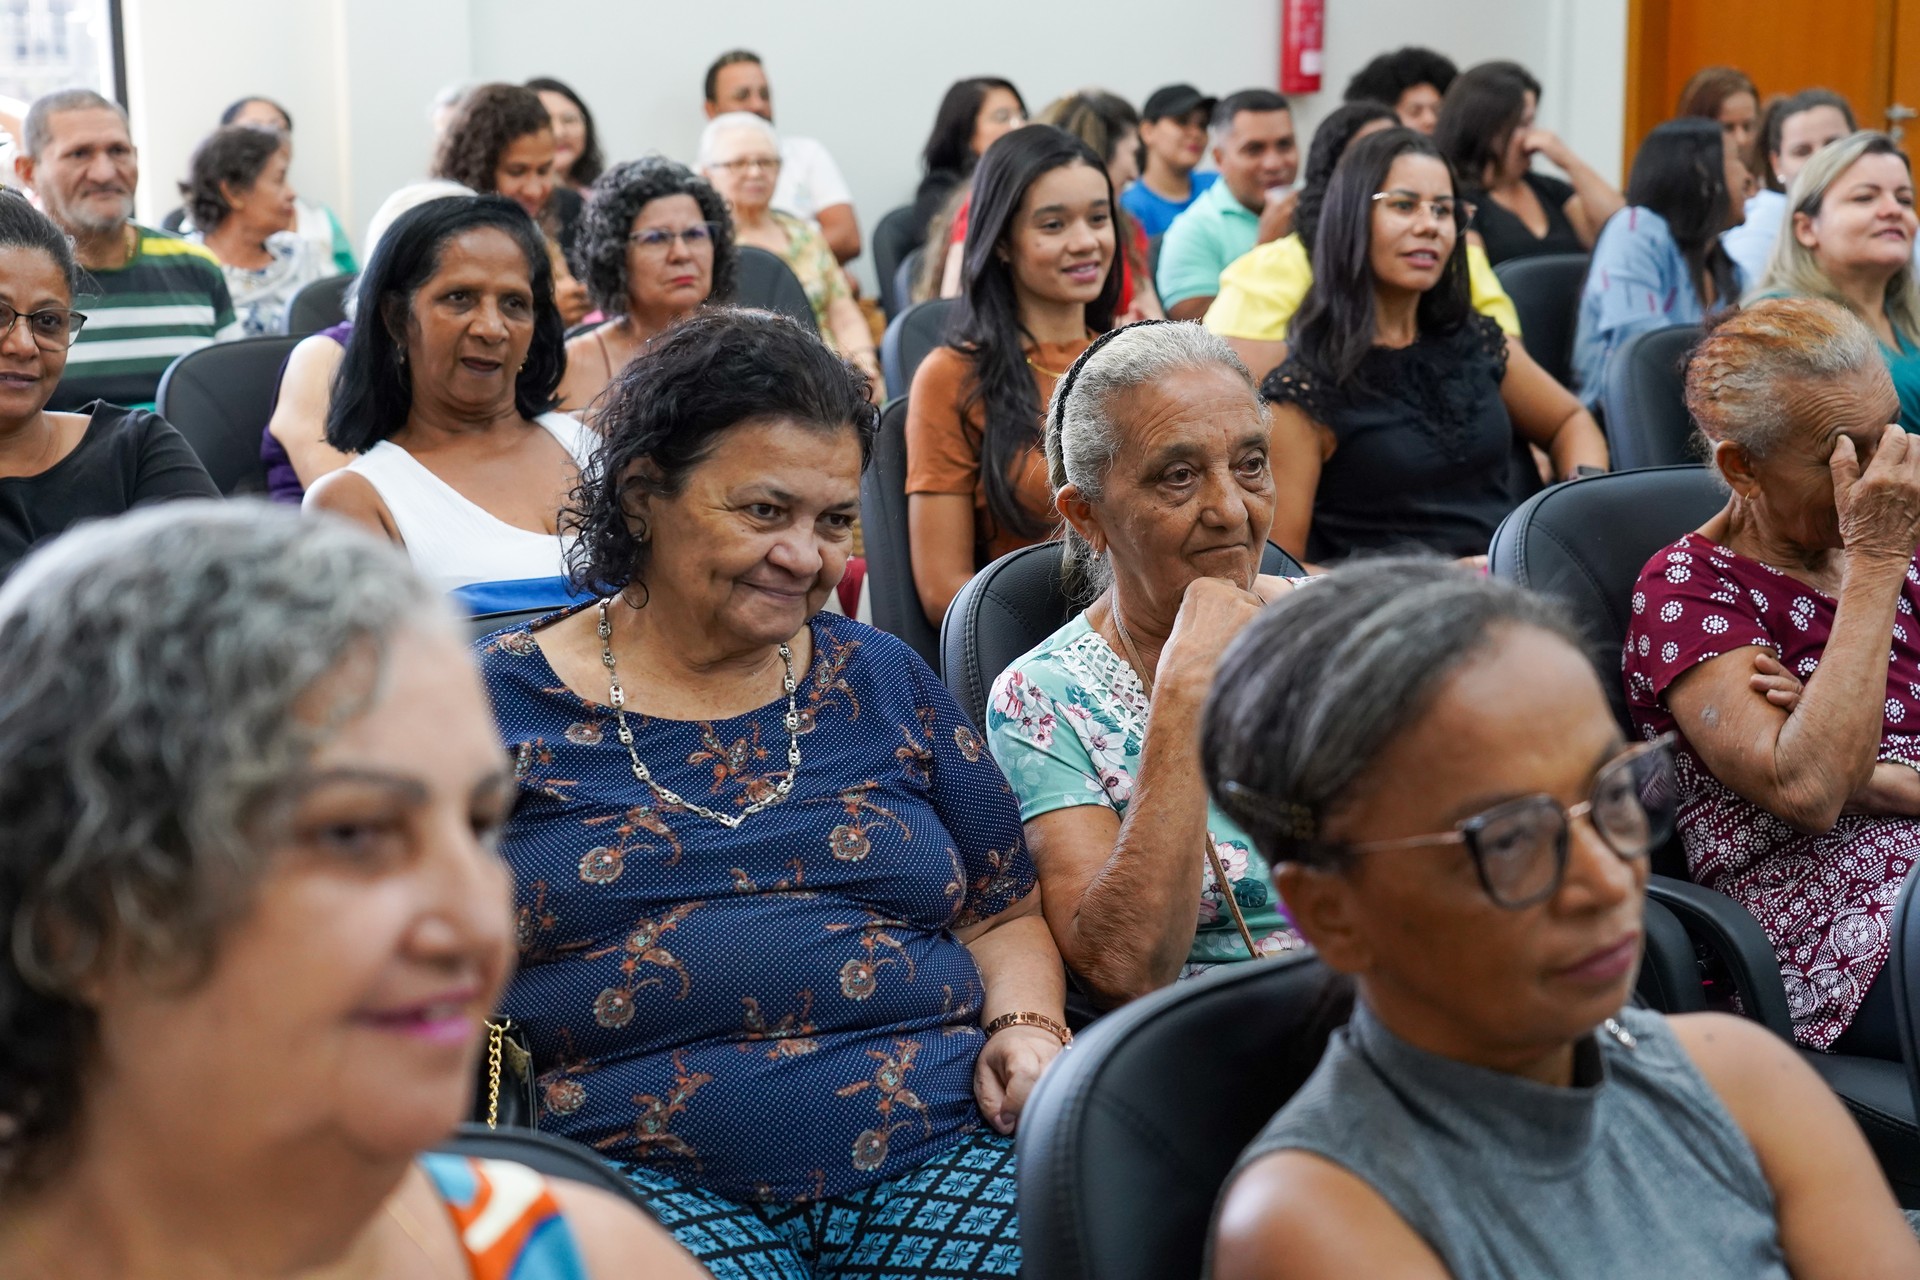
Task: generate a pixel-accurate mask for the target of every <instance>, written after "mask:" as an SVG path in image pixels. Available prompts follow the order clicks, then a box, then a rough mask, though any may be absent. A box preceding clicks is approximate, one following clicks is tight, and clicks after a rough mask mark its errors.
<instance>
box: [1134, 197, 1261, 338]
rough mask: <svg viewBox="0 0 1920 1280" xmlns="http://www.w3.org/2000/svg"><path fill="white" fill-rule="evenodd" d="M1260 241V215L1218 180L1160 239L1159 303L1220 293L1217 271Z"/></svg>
mask: <svg viewBox="0 0 1920 1280" xmlns="http://www.w3.org/2000/svg"><path fill="white" fill-rule="evenodd" d="M1259 238H1260V215H1259V214H1258V213H1256V212H1255V211H1253V210H1252V209H1249V208H1247V206H1245V205H1243V204H1241V203H1240V201H1239V200H1238V198H1236V197H1235V196H1234V194H1233V191H1232V189H1231V188H1229V187H1228V186H1227V184H1226V183H1225V182H1216V183H1214V184H1213V185H1212V186H1210V187H1208V188H1207V189H1206V190H1205V191H1203V192H1201V193H1200V195H1199V196H1198V197H1197V198H1196V199H1195V200H1194V202H1193V203H1192V204H1190V205H1188V206H1187V209H1186V212H1185V213H1182V214H1181V215H1180V216H1179V217H1177V218H1175V219H1174V220H1173V225H1172V226H1170V227H1168V228H1167V234H1166V236H1165V237H1164V238H1163V239H1162V240H1161V241H1160V267H1159V269H1158V270H1157V271H1156V272H1155V273H1154V284H1155V286H1156V287H1157V288H1158V289H1159V290H1160V305H1161V306H1163V307H1171V306H1172V305H1173V304H1174V303H1176V302H1185V301H1186V300H1187V299H1188V298H1211V297H1213V296H1214V295H1215V294H1217V293H1219V292H1220V273H1221V272H1222V271H1225V270H1226V269H1227V264H1228V263H1230V262H1232V261H1233V260H1234V259H1235V258H1238V257H1239V256H1240V255H1241V254H1243V253H1246V252H1247V251H1248V250H1250V249H1252V248H1253V245H1254V242H1255V241H1256V240H1258V239H1259Z"/></svg>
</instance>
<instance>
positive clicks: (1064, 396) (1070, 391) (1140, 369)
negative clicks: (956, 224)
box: [1045, 320, 1268, 596]
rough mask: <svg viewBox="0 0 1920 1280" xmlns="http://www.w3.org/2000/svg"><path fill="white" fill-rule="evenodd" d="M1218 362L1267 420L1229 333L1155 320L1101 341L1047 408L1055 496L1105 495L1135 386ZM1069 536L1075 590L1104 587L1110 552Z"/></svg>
mask: <svg viewBox="0 0 1920 1280" xmlns="http://www.w3.org/2000/svg"><path fill="white" fill-rule="evenodd" d="M1213 368H1223V369H1227V370H1230V371H1232V372H1233V373H1234V374H1235V375H1236V376H1237V377H1238V378H1239V379H1240V380H1241V381H1242V382H1244V383H1245V384H1246V387H1247V396H1248V398H1249V399H1251V400H1252V401H1253V403H1254V405H1255V406H1256V407H1257V408H1258V409H1259V412H1260V417H1261V419H1262V420H1263V421H1264V420H1265V419H1266V418H1267V416H1268V410H1267V406H1266V402H1265V401H1263V400H1262V399H1261V398H1260V392H1259V389H1258V388H1257V387H1256V386H1255V385H1254V381H1253V375H1252V374H1251V373H1249V372H1248V371H1247V366H1246V365H1244V364H1242V363H1241V361H1240V357H1239V356H1237V355H1235V354H1234V353H1233V348H1232V347H1229V346H1228V345H1227V344H1226V341H1225V340H1224V339H1223V338H1221V337H1220V336H1219V335H1217V334H1214V333H1209V332H1208V331H1207V330H1206V329H1204V328H1202V327H1201V326H1200V325H1199V324H1198V323H1197V322H1194V321H1170V320H1148V321H1143V322H1141V323H1139V324H1131V325H1127V326H1126V327H1125V328H1122V329H1115V330H1114V331H1113V332H1111V333H1109V334H1107V335H1106V336H1105V337H1103V338H1100V339H1098V340H1097V341H1095V342H1094V344H1093V345H1092V346H1090V347H1088V348H1087V349H1086V351H1084V352H1082V353H1081V355H1080V358H1079V359H1078V360H1076V361H1074V363H1073V367H1072V368H1071V369H1069V370H1068V371H1067V374H1066V376H1065V377H1063V378H1061V379H1060V381H1059V382H1057V383H1055V384H1054V388H1053V402H1052V403H1051V404H1049V405H1048V406H1047V427H1046V432H1045V447H1046V454H1047V480H1048V483H1049V484H1051V485H1052V487H1053V493H1054V496H1055V497H1058V496H1059V495H1060V491H1061V490H1062V489H1064V488H1066V487H1067V486H1068V485H1072V486H1074V487H1075V488H1076V489H1078V490H1079V491H1080V494H1081V496H1082V497H1084V498H1086V499H1087V500H1088V501H1089V502H1098V501H1099V500H1100V498H1101V496H1102V494H1103V493H1104V491H1105V487H1106V481H1107V473H1108V472H1109V471H1111V470H1112V469H1113V462H1114V459H1115V458H1117V457H1119V456H1120V446H1121V444H1122V442H1123V441H1124V440H1125V424H1123V423H1120V422H1117V421H1116V420H1115V418H1114V410H1115V408H1116V406H1117V405H1118V403H1119V402H1120V401H1121V400H1123V399H1124V397H1125V396H1126V395H1127V393H1128V392H1131V391H1135V390H1137V389H1139V388H1141V387H1144V386H1149V385H1151V384H1153V383H1156V382H1159V381H1160V380H1161V379H1163V378H1166V377H1169V376H1171V375H1172V374H1175V373H1178V372H1179V371H1181V370H1183V369H1213ZM1065 537H1066V554H1065V572H1066V574H1067V581H1068V584H1069V587H1070V589H1071V590H1072V593H1073V594H1075V595H1076V596H1087V595H1091V594H1093V593H1095V592H1097V591H1099V590H1101V589H1103V588H1104V587H1105V585H1106V578H1107V566H1106V559H1105V557H1104V556H1102V555H1100V554H1099V553H1097V552H1096V551H1094V549H1093V547H1092V546H1091V545H1090V544H1089V543H1088V542H1087V540H1086V539H1085V538H1083V537H1081V536H1080V535H1079V534H1078V533H1076V532H1075V531H1074V529H1073V526H1072V525H1068V526H1067V527H1066V533H1065Z"/></svg>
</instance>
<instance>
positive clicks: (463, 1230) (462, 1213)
mask: <svg viewBox="0 0 1920 1280" xmlns="http://www.w3.org/2000/svg"><path fill="white" fill-rule="evenodd" d="M421 1163H422V1165H423V1166H424V1167H425V1168H426V1171H427V1173H428V1176H430V1177H431V1178H432V1179H433V1182H434V1185H435V1186H436V1187H437V1188H439V1191H440V1195H441V1198H442V1199H443V1200H444V1201H445V1202H446V1206H447V1212H448V1213H449V1214H450V1215H452V1218H453V1223H454V1227H455V1229H456V1230H457V1231H458V1232H459V1234H460V1245H461V1248H462V1249H464V1250H465V1251H466V1255H467V1266H468V1268H469V1270H470V1271H471V1273H472V1275H473V1280H584V1278H585V1276H586V1271H585V1268H584V1266H583V1265H582V1264H581V1261H580V1257H579V1252H578V1250H577V1249H576V1248H575V1246H574V1243H573V1237H572V1234H571V1233H570V1232H569V1231H568V1229H567V1224H566V1219H565V1218H564V1217H563V1216H562V1215H561V1212H560V1205H559V1202H558V1201H556V1200H555V1199H554V1197H553V1191H552V1189H551V1188H550V1187H549V1186H548V1184H547V1180H546V1178H544V1177H542V1176H541V1175H540V1174H538V1173H536V1172H534V1171H533V1170H532V1169H529V1168H527V1167H526V1166H525V1165H520V1164H513V1163H510V1162H508V1161H505V1160H473V1159H467V1158H465V1157H461V1156H448V1155H429V1156H424V1157H422V1159H421Z"/></svg>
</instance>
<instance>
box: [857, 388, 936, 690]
mask: <svg viewBox="0 0 1920 1280" xmlns="http://www.w3.org/2000/svg"><path fill="white" fill-rule="evenodd" d="M860 528H861V532H862V534H863V535H864V537H865V539H866V551H867V593H868V594H867V599H868V602H869V604H870V605H871V606H872V609H873V625H874V626H876V627H878V628H880V629H881V630H882V631H887V632H891V633H892V634H894V635H896V636H899V637H900V638H901V639H902V640H905V641H906V642H907V644H908V645H909V646H910V647H911V648H912V649H913V651H914V652H915V653H917V654H919V655H920V656H921V657H922V658H924V659H926V663H927V665H928V666H929V667H933V668H935V669H938V667H939V664H940V637H939V635H938V634H937V633H936V632H935V631H934V629H933V624H932V623H931V622H928V621H927V615H926V611H925V610H923V609H922V608H921V607H920V593H919V592H918V591H916V590H915V589H914V586H913V557H912V551H911V549H910V547H909V545H908V541H907V398H906V397H905V396H901V397H900V398H899V399H897V400H893V401H891V402H889V403H888V405H887V407H886V408H885V409H884V410H882V411H881V414H880V434H879V436H878V437H876V438H875V440H874V442H873V461H872V462H871V463H870V464H869V465H868V467H867V470H866V474H865V475H863V476H861V477H860Z"/></svg>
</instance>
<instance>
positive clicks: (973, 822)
mask: <svg viewBox="0 0 1920 1280" xmlns="http://www.w3.org/2000/svg"><path fill="white" fill-rule="evenodd" d="M535 625H536V626H537V625H538V624H535ZM812 628H813V642H814V657H813V663H812V667H811V669H810V670H808V671H807V672H805V673H804V679H802V680H801V682H800V685H799V689H798V692H797V695H796V696H797V699H798V703H799V712H800V729H801V732H800V752H801V762H800V768H799V771H798V775H797V781H796V783H795V785H794V788H793V791H792V792H791V794H789V795H788V796H787V798H786V799H785V800H783V801H781V802H779V803H778V804H776V805H774V806H772V807H771V808H768V809H765V810H762V811H761V812H759V813H756V814H753V815H751V816H750V817H748V818H746V819H745V821H743V822H742V823H741V824H740V826H739V827H737V828H735V829H733V830H728V829H727V828H725V827H723V826H721V825H719V824H718V823H715V822H712V821H710V820H708V819H706V818H703V817H700V816H699V815H697V814H694V813H692V812H689V811H687V810H684V809H679V808H677V807H674V808H669V807H666V806H663V805H662V804H661V803H660V801H659V800H658V798H657V797H656V795H655V794H654V792H653V791H652V790H651V789H650V788H648V787H647V786H645V785H644V784H642V783H641V782H640V781H639V780H638V779H637V778H636V777H635V776H634V772H633V769H632V766H631V764H630V762H629V760H628V757H627V752H626V750H625V749H624V748H623V747H622V746H621V744H620V740H619V738H618V736H617V735H616V733H615V723H614V718H613V714H612V711H611V710H610V709H609V708H608V707H606V706H604V705H601V704H599V703H597V702H588V701H585V700H583V699H581V698H580V697H579V696H577V695H576V694H574V693H573V692H572V691H571V690H569V689H568V688H566V687H565V685H564V684H562V682H561V681H560V679H559V677H558V676H556V675H555V674H554V672H553V669H552V667H550V666H549V665H548V663H547V660H546V657H545V655H544V654H543V652H542V651H541V649H540V647H539V645H538V643H537V642H536V640H535V637H534V633H533V631H531V630H530V629H529V628H528V627H526V626H521V627H516V628H512V629H509V630H506V631H502V632H498V633H496V634H494V635H492V636H490V637H488V638H487V639H485V640H483V641H481V642H480V664H481V671H482V674H483V676H484V678H485V680H486V684H487V688H488V691H489V693H490V694H491V696H492V699H493V707H494V717H495V720H496V722H497V723H498V725H499V729H500V732H501V735H502V737H503V738H504V740H505V742H506V745H507V748H508V750H509V751H510V752H511V753H512V755H513V758H514V760H515V761H516V774H517V778H518V782H519V790H520V801H519V806H518V808H517V809H516V810H515V812H514V815H513V818H512V820H511V821H510V822H509V823H508V826H507V829H506V832H505V834H504V838H503V840H502V846H501V847H502V852H503V854H504V856H505V857H506V859H507V862H508V863H509V865H510V866H511V867H512V869H513V873H514V881H515V903H516V907H517V909H518V928H519V947H520V970H519V973H518V974H517V975H516V976H515V978H514V980H513V983H512V985H511V987H510V988H509V989H508V992H507V995H506V999H505V1001H504V1006H503V1012H505V1013H506V1014H507V1015H508V1016H510V1017H511V1018H513V1019H514V1020H515V1021H516V1022H519V1023H521V1024H522V1025H523V1026H525V1027H526V1028H527V1031H528V1035H529V1038H530V1040H531V1042H532V1046H533V1053H534V1063H535V1066H536V1068H537V1070H538V1071H539V1073H540V1075H539V1079H540V1084H541V1090H542V1093H541V1099H542V1115H541V1122H540V1123H541V1127H542V1128H543V1129H546V1130H548V1131H550V1132H553V1133H557V1134H559V1135H560V1136H562V1137H565V1138H570V1139H573V1140H574V1141H577V1142H582V1143H585V1144H586V1145H588V1146H590V1147H593V1148H594V1149H596V1150H598V1151H600V1152H602V1153H604V1154H605V1155H606V1156H607V1157H609V1158H610V1159H612V1160H615V1161H618V1162H629V1163H637V1164H641V1165H645V1166H647V1167H650V1168H653V1169H657V1170H659V1171H661V1172H665V1173H668V1174H670V1175H672V1176H673V1177H675V1178H678V1179H680V1180H681V1181H683V1182H686V1183H689V1184H692V1185H695V1186H698V1187H701V1188H703V1189H706V1190H709V1191H713V1192H716V1193H718V1194H720V1195H724V1196H728V1197H731V1198H734V1199H737V1200H742V1201H749V1200H750V1201H765V1202H792V1201H800V1200H807V1199H817V1198H820V1197H825V1196H836V1195H844V1194H847V1193H849V1192H852V1191H856V1190H859V1189H861V1188H864V1187H868V1186H871V1185H873V1184H875V1183H878V1182H882V1181H887V1180H890V1179H894V1178H897V1177H899V1176H901V1175H902V1174H903V1173H905V1172H908V1171H910V1170H911V1169H913V1168H915V1167H917V1166H918V1165H920V1164H923V1163H925V1162H926V1161H927V1160H929V1159H931V1158H932V1157H933V1156H935V1155H937V1154H939V1153H940V1152H941V1151H943V1150H945V1149H946V1148H948V1147H950V1146H952V1145H953V1144H954V1143H956V1142H958V1141H959V1140H960V1139H961V1138H962V1137H963V1136H964V1135H966V1134H967V1133H969V1132H971V1131H972V1130H974V1129H975V1128H976V1127H977V1126H978V1125H979V1124H980V1123H981V1121H980V1117H979V1113H978V1111H977V1109H976V1107H975V1103H974V1097H973V1084H972V1080H973V1069H974V1062H975V1059H976V1058H977V1057H978V1056H979V1053H980V1047H981V1045H982V1043H983V1042H984V1041H983V1037H982V1035H981V1032H980V1028H979V1025H978V1024H979V1020H980V1007H981V1000H982V994H983V993H982V988H981V982H980V975H979V972H978V970H977V969H976V968H975V966H974V962H973V957H972V954H971V953H970V952H969V951H968V950H967V948H966V947H965V946H964V945H963V944H961V943H960V941H959V940H958V939H956V938H955V937H954V934H953V930H954V929H956V928H961V927H964V926H966V925H969V924H972V923H975V922H978V921H981V920H985V919H987V918H989V917H992V916H994V915H997V914H999V913H1000V912H1001V911H1003V910H1005V909H1006V908H1008V907H1010V906H1012V905H1013V904H1014V903H1016V902H1018V901H1019V900H1020V899H1021V898H1023V897H1025V896H1026V895H1027V894H1028V892H1030V891H1031V889H1032V888H1033V884H1034V874H1033V867H1032V864H1031V863H1030V862H1029V860H1028V857H1027V849H1026V843H1025V840H1024V838H1023V836H1022V834H1021V827H1020V818H1019V812H1018V810H1017V809H1016V807H1015V805H1014V802H1013V797H1012V795H1011V794H1010V793H1009V791H1008V789H1007V783H1006V780H1005V779H1004V778H1003V777H1002V776H1001V774H1000V770H999V769H998V768H996V767H995V766H994V762H993V758H992V757H991V756H989V755H988V754H987V750H986V746H985V744H984V743H983V742H982V741H981V740H980V738H979V736H978V735H977V734H976V733H975V732H974V730H973V727H972V726H971V725H969V724H968V723H967V720H966V717H965V715H964V714H963V713H962V712H961V711H960V709H959V707H958V705H957V704H956V703H955V702H954V701H953V698H952V696H951V695H950V694H948V692H947V691H946V688H945V687H944V686H943V685H941V683H940V682H939V681H938V680H937V679H936V678H935V677H934V675H933V672H932V671H930V670H928V668H927V666H926V664H925V663H923V662H922V661H921V660H920V659H919V657H917V656H916V655H915V654H914V653H913V652H912V651H911V650H910V649H908V648H907V646H906V645H905V644H903V643H901V642H900V641H899V640H896V639H895V638H894V637H892V636H890V635H886V634H884V633H883V632H879V631H875V630H874V629H873V628H871V627H868V626H865V625H863V624H861V623H858V622H854V621H852V620H851V619H847V618H841V617H836V616H833V615H828V614H821V615H818V616H816V617H815V618H814V620H813V623H812ZM786 709H787V703H786V699H785V698H784V697H781V698H779V699H777V700H775V701H774V702H772V703H769V704H767V705H766V706H763V707H761V708H759V709H758V710H755V711H751V712H748V713H747V714H745V715H741V716H734V717H732V718H730V719H726V720H718V721H713V722H711V723H692V722H685V721H663V720H658V719H653V718H649V717H646V716H642V715H638V714H633V713H629V714H628V716H627V723H628V724H629V726H630V727H631V728H632V731H633V735H634V740H635V741H634V747H635V750H636V751H637V752H638V753H639V755H640V758H641V759H642V760H643V761H645V762H646V764H647V767H648V769H649V770H650V771H651V772H652V774H653V776H654V777H655V779H657V780H658V781H659V782H660V784H661V785H662V786H665V787H667V788H669V789H671V790H673V791H675V792H678V793H679V794H681V795H683V796H685V797H687V798H688V799H690V800H694V801H696V802H698V803H700V804H702V805H705V806H707V807H708V808H712V809H717V810H719V811H721V812H729V811H738V810H739V809H741V808H744V807H745V806H746V805H747V804H749V803H751V802H752V801H754V800H756V799H759V798H761V797H763V796H765V795H767V794H769V793H770V792H771V791H772V789H773V788H774V786H775V785H776V784H777V783H778V782H779V780H780V778H781V776H782V774H783V773H784V771H785V769H786V755H787V731H786V728H785V727H784V725H783V723H782V722H783V719H784V717H785V715H786Z"/></svg>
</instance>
